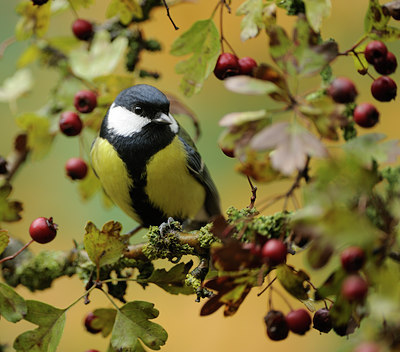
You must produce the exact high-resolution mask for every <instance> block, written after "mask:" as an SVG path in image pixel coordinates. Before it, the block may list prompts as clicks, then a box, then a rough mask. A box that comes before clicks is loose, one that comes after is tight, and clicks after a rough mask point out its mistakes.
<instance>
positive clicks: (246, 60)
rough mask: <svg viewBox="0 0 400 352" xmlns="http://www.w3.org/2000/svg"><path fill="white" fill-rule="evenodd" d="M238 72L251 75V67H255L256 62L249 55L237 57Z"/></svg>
mask: <svg viewBox="0 0 400 352" xmlns="http://www.w3.org/2000/svg"><path fill="white" fill-rule="evenodd" d="M238 62H239V74H241V75H248V76H251V74H252V72H253V69H254V68H256V67H257V62H256V61H255V60H254V59H253V58H252V57H249V56H246V57H242V58H241V59H239V61H238Z"/></svg>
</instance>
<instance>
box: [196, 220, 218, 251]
mask: <svg viewBox="0 0 400 352" xmlns="http://www.w3.org/2000/svg"><path fill="white" fill-rule="evenodd" d="M211 228H212V223H210V224H207V225H205V226H203V227H202V228H201V229H200V230H199V231H198V232H197V235H198V239H199V245H200V247H201V248H207V249H208V248H210V247H211V245H212V244H213V243H215V242H220V240H219V239H218V238H217V237H215V236H214V235H213V233H212V232H211Z"/></svg>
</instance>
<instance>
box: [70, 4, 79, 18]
mask: <svg viewBox="0 0 400 352" xmlns="http://www.w3.org/2000/svg"><path fill="white" fill-rule="evenodd" d="M68 4H69V7H70V8H71V10H72V12H73V13H74V15H75V17H76V18H79V15H78V12H77V11H76V10H75V8H74V6H73V5H72V2H71V0H68Z"/></svg>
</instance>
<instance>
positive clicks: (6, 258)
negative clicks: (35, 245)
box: [0, 240, 35, 264]
mask: <svg viewBox="0 0 400 352" xmlns="http://www.w3.org/2000/svg"><path fill="white" fill-rule="evenodd" d="M32 242H35V241H34V240H30V241H29V242H28V243H26V244H25V245H24V246H23V247H21V248H20V249H19V250H18V251H16V252H15V253H14V254H12V255H9V256H8V257H5V258H3V259H1V260H0V264H1V263H4V262H6V261H7V260H11V259H14V258H15V257H16V256H17V255H18V254H20V253H21V252H23V251H24V250H25V249H26V248H28V246H30V244H31V243H32Z"/></svg>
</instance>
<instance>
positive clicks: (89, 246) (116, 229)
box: [83, 221, 126, 267]
mask: <svg viewBox="0 0 400 352" xmlns="http://www.w3.org/2000/svg"><path fill="white" fill-rule="evenodd" d="M121 229H122V226H121V224H120V223H119V222H114V221H109V222H107V223H105V224H104V226H103V228H102V229H101V230H99V229H98V228H97V227H96V225H94V224H93V223H92V222H91V221H89V222H88V223H87V224H86V226H85V231H86V233H85V235H84V237H83V244H84V246H85V250H86V252H87V254H88V256H89V258H90V260H91V261H92V262H93V263H94V264H96V266H97V267H101V266H103V265H107V264H112V263H115V262H116V261H117V260H118V259H119V258H120V257H121V255H122V253H123V251H124V249H125V247H126V243H125V242H126V238H125V237H123V236H121V235H120V232H121Z"/></svg>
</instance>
